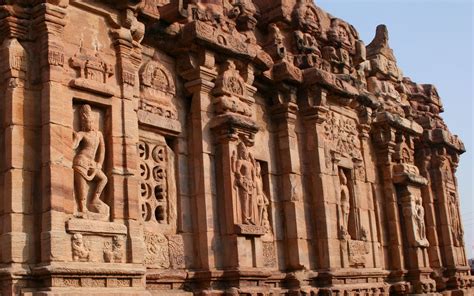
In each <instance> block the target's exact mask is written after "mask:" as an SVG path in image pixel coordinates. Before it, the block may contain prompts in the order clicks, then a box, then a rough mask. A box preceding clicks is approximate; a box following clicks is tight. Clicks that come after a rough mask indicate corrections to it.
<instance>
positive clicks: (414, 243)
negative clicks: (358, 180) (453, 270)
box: [372, 112, 436, 293]
mask: <svg viewBox="0 0 474 296" xmlns="http://www.w3.org/2000/svg"><path fill="white" fill-rule="evenodd" d="M421 132H422V128H421V126H419V125H418V124H416V123H415V122H413V121H409V120H407V119H402V118H400V117H398V116H397V115H393V114H390V113H386V112H384V113H379V114H377V116H376V119H375V121H374V129H373V133H372V137H373V140H374V142H375V144H376V146H377V148H378V149H379V152H378V153H377V161H378V168H379V170H380V172H381V176H382V180H381V181H382V183H383V184H382V185H383V190H384V196H385V202H386V207H385V215H386V217H387V220H388V221H387V224H388V226H389V227H388V235H389V237H390V240H389V241H388V244H389V245H388V252H389V254H390V255H389V256H390V258H391V261H390V267H389V268H391V269H392V270H393V272H392V274H391V275H390V276H391V278H392V280H393V281H399V284H396V285H394V288H393V289H394V291H398V292H400V291H402V290H404V289H408V290H409V291H411V293H432V292H435V291H436V283H435V281H434V280H432V279H431V278H430V274H431V272H432V269H431V267H430V262H429V257H428V247H429V241H428V238H427V235H426V234H427V231H426V217H425V216H426V215H425V212H426V211H425V208H424V207H423V200H422V197H421V188H422V187H423V186H426V184H427V180H426V179H425V178H423V177H422V176H421V175H420V173H419V170H418V168H417V167H416V166H415V165H414V142H413V138H414V137H417V136H420V135H421ZM402 229H404V231H403V232H402ZM404 270H407V272H405V271H404ZM403 280H405V281H408V282H410V284H411V287H409V288H407V285H406V284H405V283H403Z"/></svg>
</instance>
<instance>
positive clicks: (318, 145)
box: [302, 88, 341, 269]
mask: <svg viewBox="0 0 474 296" xmlns="http://www.w3.org/2000/svg"><path fill="white" fill-rule="evenodd" d="M326 96H327V91H326V90H325V89H322V88H317V89H316V93H315V97H314V98H313V100H314V102H315V104H307V106H305V107H304V109H303V110H302V114H303V118H304V126H305V130H306V137H305V140H306V141H305V145H306V152H307V155H308V156H307V162H308V165H309V168H310V172H309V174H310V178H309V194H310V196H312V197H313V200H312V204H313V217H314V221H313V225H315V235H316V239H315V242H316V254H318V255H317V262H316V266H318V268H320V269H328V268H332V267H334V266H341V256H340V247H339V246H340V242H339V237H338V231H337V223H338V222H337V221H338V218H337V216H336V215H334V214H333V213H334V211H331V209H330V207H328V205H327V202H328V199H331V202H332V203H335V200H333V199H334V198H333V195H334V190H333V188H331V186H330V185H329V184H332V182H333V176H332V174H333V172H332V170H333V168H332V165H331V166H327V165H326V161H330V160H327V159H326V158H327V157H329V156H327V155H326V151H325V149H326V147H325V140H324V134H325V131H324V127H323V123H324V122H325V121H326V119H327V114H328V112H329V109H328V108H327V105H326ZM330 197H332V198H330ZM334 230H335V231H334Z"/></svg>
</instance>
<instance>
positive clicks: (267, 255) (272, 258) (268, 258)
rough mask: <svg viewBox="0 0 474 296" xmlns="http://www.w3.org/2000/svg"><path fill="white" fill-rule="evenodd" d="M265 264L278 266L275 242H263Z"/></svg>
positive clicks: (266, 265)
mask: <svg viewBox="0 0 474 296" xmlns="http://www.w3.org/2000/svg"><path fill="white" fill-rule="evenodd" d="M262 248H263V260H264V261H263V266H265V267H269V268H271V267H275V266H276V263H277V262H276V250H275V243H274V242H263V243H262Z"/></svg>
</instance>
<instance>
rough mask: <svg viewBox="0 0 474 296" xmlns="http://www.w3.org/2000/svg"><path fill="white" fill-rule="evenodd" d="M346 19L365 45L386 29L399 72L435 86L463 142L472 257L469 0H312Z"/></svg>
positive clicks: (462, 181)
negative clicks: (382, 26) (379, 29)
mask: <svg viewBox="0 0 474 296" xmlns="http://www.w3.org/2000/svg"><path fill="white" fill-rule="evenodd" d="M315 3H316V5H318V6H319V7H321V8H322V9H324V10H325V11H327V12H329V13H331V14H332V15H333V16H335V17H339V18H342V19H344V20H346V21H348V22H349V23H351V24H352V25H353V26H354V27H355V28H356V29H357V31H358V32H359V35H360V38H361V39H362V40H363V41H364V43H365V44H369V42H370V41H371V40H372V38H373V37H374V34H375V27H376V26H377V25H378V24H386V25H387V27H388V32H389V37H390V40H389V42H390V46H391V48H392V49H393V50H394V52H395V55H396V57H397V61H398V66H399V67H400V68H401V69H402V71H403V73H404V75H405V76H408V77H411V78H412V80H413V81H415V82H418V83H432V84H434V85H436V87H437V89H438V92H439V94H440V96H441V99H442V101H443V104H444V108H445V113H444V115H443V117H444V119H445V121H446V122H447V124H448V126H449V128H450V129H451V131H452V132H453V133H454V134H457V135H459V136H460V137H461V139H462V140H463V141H464V144H465V146H466V149H467V152H466V153H465V154H463V155H462V157H461V162H460V165H459V167H458V171H457V178H458V183H459V190H460V196H461V215H462V219H463V222H464V230H465V243H466V249H467V252H468V258H473V257H474V199H473V196H472V195H473V184H474V175H473V165H474V156H473V155H474V146H473V133H474V132H473V129H474V121H473V114H474V112H473V111H474V108H473V99H474V85H473V62H474V61H473V49H474V34H473V33H474V32H473V27H474V23H473V15H474V4H473V1H472V0H398V1H395V0H392V1H390V0H372V1H370V0H315Z"/></svg>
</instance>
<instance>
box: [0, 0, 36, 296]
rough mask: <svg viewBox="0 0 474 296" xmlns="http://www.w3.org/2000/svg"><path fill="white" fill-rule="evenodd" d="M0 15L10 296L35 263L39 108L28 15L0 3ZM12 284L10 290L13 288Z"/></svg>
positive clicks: (1, 215)
mask: <svg viewBox="0 0 474 296" xmlns="http://www.w3.org/2000/svg"><path fill="white" fill-rule="evenodd" d="M0 9H1V10H2V11H3V14H2V18H1V19H0V27H1V28H2V32H1V33H2V34H1V36H0V37H1V40H0V43H1V45H0V58H1V62H0V64H1V69H2V70H1V74H0V81H1V82H0V118H1V128H0V139H1V140H0V154H1V155H2V156H1V157H2V159H1V161H0V164H1V167H0V170H1V173H0V200H1V203H0V221H1V222H0V225H2V228H1V230H0V245H1V246H2V250H1V251H0V262H2V265H3V266H4V268H3V269H2V271H0V276H1V280H0V283H1V287H0V294H2V295H14V294H16V293H18V292H19V290H20V288H21V287H22V286H24V285H25V283H26V281H25V278H26V277H25V275H26V274H27V273H28V272H29V268H28V264H33V263H35V260H36V258H37V250H36V248H35V245H36V242H37V241H38V237H37V235H36V233H37V231H38V229H37V228H36V227H35V225H36V223H35V212H36V211H35V209H36V206H37V205H38V204H39V202H38V201H37V200H36V199H35V198H34V197H35V192H36V191H37V189H38V187H39V183H38V182H37V180H38V178H39V161H38V159H39V158H40V157H41V155H40V153H39V151H38V149H37V147H38V142H39V136H38V134H39V117H40V112H39V110H40V106H39V103H38V102H37V96H36V95H37V93H35V91H34V89H33V87H32V82H33V81H32V80H33V79H32V78H33V77H34V76H33V73H34V67H32V66H33V65H31V64H30V60H32V58H33V57H32V54H31V53H32V51H31V50H32V48H33V47H32V45H33V42H30V41H31V40H29V38H28V37H29V35H28V26H29V18H30V16H31V15H30V13H29V11H28V10H27V9H25V8H23V7H21V6H20V5H17V4H14V5H9V4H5V3H3V4H2V6H1V8H0ZM15 286H16V288H15Z"/></svg>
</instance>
